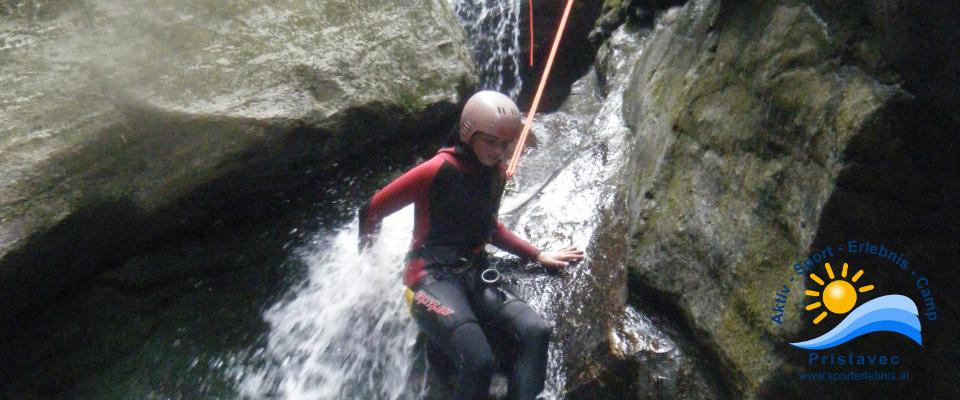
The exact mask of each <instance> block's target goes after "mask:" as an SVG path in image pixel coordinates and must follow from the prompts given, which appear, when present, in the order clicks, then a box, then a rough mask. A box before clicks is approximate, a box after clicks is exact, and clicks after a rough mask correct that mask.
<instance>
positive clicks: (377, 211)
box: [360, 157, 443, 246]
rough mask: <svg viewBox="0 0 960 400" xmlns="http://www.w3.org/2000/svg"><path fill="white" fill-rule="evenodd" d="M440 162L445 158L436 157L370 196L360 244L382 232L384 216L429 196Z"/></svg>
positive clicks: (364, 210)
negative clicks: (428, 192) (381, 226)
mask: <svg viewBox="0 0 960 400" xmlns="http://www.w3.org/2000/svg"><path fill="white" fill-rule="evenodd" d="M441 164H443V159H440V158H438V157H434V158H433V159H430V160H429V161H427V162H424V163H422V164H420V165H418V166H416V167H414V168H413V169H411V170H409V171H407V172H406V173H404V174H403V175H401V176H400V177H399V178H397V179H394V180H393V182H390V183H389V184H387V186H384V187H383V189H380V191H378V192H377V193H376V194H374V195H373V197H371V198H370V200H369V201H368V202H367V204H366V205H364V206H363V208H361V209H360V243H361V246H364V245H367V244H369V242H370V241H371V240H373V238H374V237H375V236H376V235H377V234H378V233H379V232H380V223H381V222H382V221H383V219H384V218H386V217H387V216H388V215H390V214H393V213H394V212H397V211H398V210H400V209H401V208H403V207H406V206H407V205H409V204H410V203H413V202H415V201H417V199H419V198H420V197H422V196H426V192H427V190H428V189H429V188H430V183H431V182H432V181H433V177H434V176H435V175H436V173H437V170H438V169H439V167H440V165H441Z"/></svg>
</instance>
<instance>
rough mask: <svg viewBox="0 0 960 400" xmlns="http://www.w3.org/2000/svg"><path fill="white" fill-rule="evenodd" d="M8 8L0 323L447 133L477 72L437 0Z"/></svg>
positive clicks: (1, 73)
mask: <svg viewBox="0 0 960 400" xmlns="http://www.w3.org/2000/svg"><path fill="white" fill-rule="evenodd" d="M3 7H4V8H3V9H0V12H2V13H3V14H6V15H5V17H4V18H3V20H2V21H0V54H2V56H0V60H2V61H0V65H2V68H0V88H2V90H0V171H2V173H0V315H2V316H3V317H2V321H3V325H2V326H3V329H0V337H2V336H3V334H4V333H7V332H8V331H9V330H10V329H15V328H16V326H17V325H16V324H15V323H16V322H17V321H21V319H22V318H27V316H26V314H25V312H26V311H28V310H31V309H33V308H35V307H37V306H42V305H43V304H46V303H49V302H50V301H52V299H53V298H55V297H56V296H57V295H58V294H60V293H62V291H63V290H64V289H66V288H70V287H72V286H74V285H77V284H79V283H81V282H84V281H85V280H87V279H90V278H91V277H93V276H96V275H97V274H98V273H100V272H101V271H102V270H103V269H105V268H107V267H109V266H110V265H112V264H115V263H116V262H117V261H119V260H122V259H124V258H125V257H128V256H130V255H132V254H136V253H137V252H138V251H141V250H143V249H145V248H148V247H149V246H151V245H155V244H157V243H162V242H164V241H169V240H171V239H173V238H175V237H176V236H178V235H182V234H184V233H185V232H195V231H197V230H200V229H203V227H204V225H205V224H206V223H207V222H209V221H211V220H212V219H214V218H248V217H249V215H248V214H249V212H250V208H249V207H247V204H252V203H257V202H264V201H266V202H269V199H270V194H272V193H275V192H277V191H280V190H287V189H290V188H291V187H294V186H295V185H296V182H297V181H298V177H302V176H305V175H309V174H311V173H322V172H323V171H324V170H328V169H331V168H336V167H337V166H338V164H340V163H346V162H351V160H352V159H353V158H355V157H356V156H357V155H359V154H361V153H368V154H371V155H372V156H374V157H377V156H380V155H382V154H384V153H385V152H386V151H387V150H384V149H389V148H399V147H404V146H407V147H409V146H411V145H414V144H415V143H422V142H423V141H424V140H425V139H426V138H436V137H437V136H438V134H440V133H446V130H447V125H449V124H451V123H452V121H454V120H455V119H456V117H457V116H456V109H457V107H456V105H457V103H458V102H459V101H460V99H461V96H462V95H463V94H465V93H466V92H467V91H469V90H472V88H473V87H474V86H475V84H476V73H475V67H474V66H473V63H472V61H471V59H470V56H469V53H468V51H467V50H466V49H465V47H464V40H465V39H464V33H463V31H462V28H460V27H459V25H458V23H457V21H456V18H455V17H454V16H453V13H452V12H451V10H450V9H449V5H448V4H447V2H445V1H439V0H425V1H415V2H402V3H398V2H393V1H386V0H365V1H360V2H336V1H321V2H306V3H305V2H295V1H281V2H271V3H266V2H255V1H241V2H230V3H229V4H227V3H223V4H220V3H217V2H207V1H186V2H184V1H162V0H161V1H147V0H143V1H139V0H138V1H127V2H114V1H86V2H76V3H73V2H62V1H21V2H13V3H8V4H7V5H5V6H3ZM441 127H443V128H442V129H441ZM374 149H376V151H375V152H373V153H369V151H370V150H374ZM21 322H22V321H21Z"/></svg>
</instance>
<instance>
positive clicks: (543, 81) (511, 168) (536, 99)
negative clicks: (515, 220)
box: [507, 0, 573, 179]
mask: <svg viewBox="0 0 960 400" xmlns="http://www.w3.org/2000/svg"><path fill="white" fill-rule="evenodd" d="M572 7H573V0H567V7H566V8H564V10H563V17H562V18H561V19H560V27H559V28H557V35H556V36H555V37H554V39H553V47H551V48H550V55H549V56H548V57H547V65H546V67H545V68H544V70H543V76H541V77H540V85H539V86H538V87H537V94H536V95H535V96H533V104H532V105H531V106H530V112H528V113H527V122H526V123H524V124H523V131H522V132H521V133H520V139H518V140H517V147H516V148H515V149H514V150H513V157H511V158H510V164H509V165H508V166H507V179H510V178H512V177H513V173H514V172H516V170H517V163H518V162H519V161H520V154H521V153H523V143H524V142H525V141H526V140H527V134H528V133H529V132H530V125H531V124H532V123H533V117H534V116H535V115H536V114H537V106H538V105H540V96H542V95H543V88H544V87H546V86H547V78H548V77H550V69H551V68H552V67H553V59H554V56H556V54H557V48H558V47H559V46H560V38H562V37H563V30H564V28H565V27H566V26H567V17H568V16H570V9H571V8H572Z"/></svg>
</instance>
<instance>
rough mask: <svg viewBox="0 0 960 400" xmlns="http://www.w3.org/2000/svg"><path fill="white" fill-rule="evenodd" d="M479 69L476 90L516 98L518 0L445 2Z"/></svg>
mask: <svg viewBox="0 0 960 400" xmlns="http://www.w3.org/2000/svg"><path fill="white" fill-rule="evenodd" d="M449 2H450V4H451V6H453V8H454V10H455V11H456V14H457V18H459V20H460V24H461V25H462V26H463V28H464V30H466V32H467V40H468V41H469V44H470V47H471V49H472V50H473V59H474V60H475V61H476V62H477V66H479V67H480V71H479V72H480V88H481V89H489V90H496V91H499V92H501V93H504V94H506V95H507V96H510V98H512V99H516V98H517V95H519V94H520V89H521V87H522V85H523V81H522V79H521V78H520V62H521V61H520V57H521V54H520V29H521V27H520V6H521V4H522V3H523V1H521V0H481V1H464V0H449Z"/></svg>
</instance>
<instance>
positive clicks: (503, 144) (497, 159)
mask: <svg viewBox="0 0 960 400" xmlns="http://www.w3.org/2000/svg"><path fill="white" fill-rule="evenodd" d="M511 142H513V140H509V139H502V138H499V137H496V136H493V135H490V134H486V133H483V132H477V133H474V134H473V136H472V137H471V138H470V147H472V148H473V153H474V154H476V155H477V159H479V160H480V163H481V164H483V165H485V166H487V167H492V166H494V165H497V164H499V163H501V162H503V158H504V156H506V154H507V149H508V148H510V143H511Z"/></svg>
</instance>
